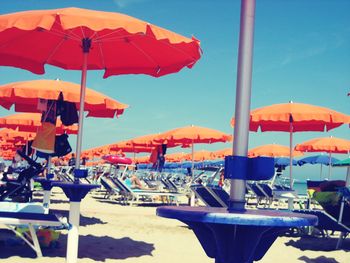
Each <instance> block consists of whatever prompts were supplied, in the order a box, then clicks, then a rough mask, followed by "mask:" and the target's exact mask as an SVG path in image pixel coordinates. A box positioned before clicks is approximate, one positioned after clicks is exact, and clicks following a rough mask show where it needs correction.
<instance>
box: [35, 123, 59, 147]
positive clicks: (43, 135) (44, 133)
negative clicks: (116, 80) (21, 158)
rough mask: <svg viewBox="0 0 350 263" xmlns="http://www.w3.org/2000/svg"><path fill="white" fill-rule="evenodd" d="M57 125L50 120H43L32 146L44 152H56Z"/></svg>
mask: <svg viewBox="0 0 350 263" xmlns="http://www.w3.org/2000/svg"><path fill="white" fill-rule="evenodd" d="M55 138H56V127H55V125H54V124H52V123H49V122H43V123H42V126H41V127H39V129H38V132H37V134H36V137H35V139H34V141H33V144H32V148H33V149H35V150H38V151H40V152H44V153H54V152H55Z"/></svg>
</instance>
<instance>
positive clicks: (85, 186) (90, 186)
mask: <svg viewBox="0 0 350 263" xmlns="http://www.w3.org/2000/svg"><path fill="white" fill-rule="evenodd" d="M52 185H53V186H57V187H60V188H62V189H64V188H66V189H77V190H78V189H86V190H88V189H94V188H98V187H100V186H99V185H97V184H81V183H79V184H75V183H68V182H57V181H56V182H54V183H53V184H52Z"/></svg>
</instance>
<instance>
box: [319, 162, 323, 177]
mask: <svg viewBox="0 0 350 263" xmlns="http://www.w3.org/2000/svg"><path fill="white" fill-rule="evenodd" d="M322 166H323V165H322V163H321V171H320V180H322Z"/></svg>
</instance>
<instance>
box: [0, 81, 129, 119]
mask: <svg viewBox="0 0 350 263" xmlns="http://www.w3.org/2000/svg"><path fill="white" fill-rule="evenodd" d="M60 94H62V96H63V100H64V101H69V102H74V103H76V105H77V108H79V103H80V85H78V84H75V83H72V82H67V81H61V80H46V79H45V80H29V81H21V82H14V83H8V84H5V85H0V98H1V100H0V105H1V106H3V107H4V108H6V109H10V108H11V106H12V105H14V106H15V111H17V112H39V110H38V107H37V105H38V99H47V100H58V99H59V96H60ZM127 107H128V105H126V104H123V103H120V102H118V101H116V100H114V99H112V98H110V97H108V96H106V95H104V94H102V93H100V92H97V91H94V90H92V89H88V88H87V89H86V93H85V104H84V111H87V112H88V115H87V116H90V117H108V118H113V117H114V116H116V115H120V114H122V113H123V111H124V109H126V108H127Z"/></svg>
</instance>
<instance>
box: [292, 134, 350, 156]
mask: <svg viewBox="0 0 350 263" xmlns="http://www.w3.org/2000/svg"><path fill="white" fill-rule="evenodd" d="M295 150H298V151H303V152H327V153H349V152H350V141H349V140H346V139H341V138H336V137H332V136H331V137H324V138H315V139H312V140H309V141H306V142H303V143H300V144H297V145H296V146H295Z"/></svg>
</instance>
